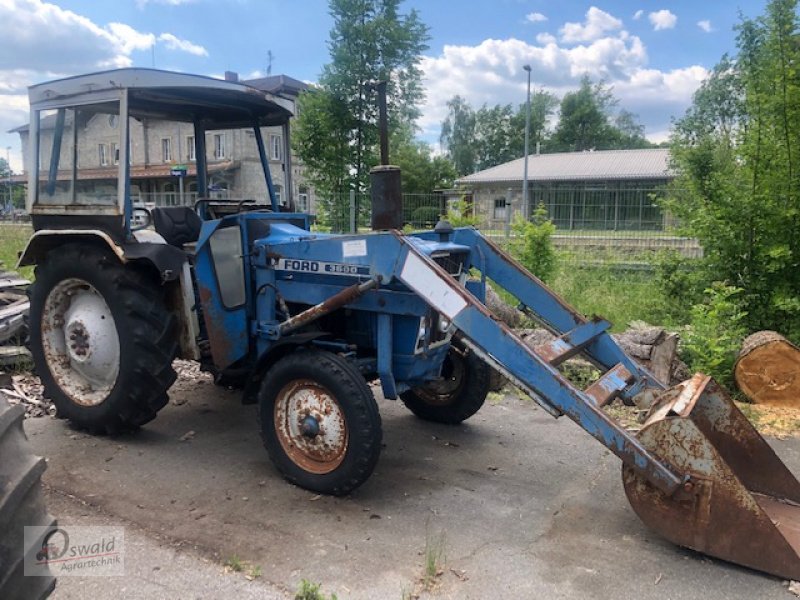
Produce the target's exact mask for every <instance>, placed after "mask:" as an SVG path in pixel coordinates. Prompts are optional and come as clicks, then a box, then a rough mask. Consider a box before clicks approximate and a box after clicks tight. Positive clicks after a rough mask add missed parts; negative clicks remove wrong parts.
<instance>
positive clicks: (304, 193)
mask: <svg viewBox="0 0 800 600" xmlns="http://www.w3.org/2000/svg"><path fill="white" fill-rule="evenodd" d="M297 210H298V211H300V212H308V188H307V187H306V186H304V185H301V186H300V190H299V191H298V193H297Z"/></svg>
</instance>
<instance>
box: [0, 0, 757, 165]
mask: <svg viewBox="0 0 800 600" xmlns="http://www.w3.org/2000/svg"><path fill="white" fill-rule="evenodd" d="M765 4H766V0H731V1H728V0H706V1H698V0H692V1H689V0H613V1H605V2H602V1H600V0H596V1H594V2H582V1H575V0H560V1H558V2H553V1H552V0H461V1H453V0H449V1H447V0H405V2H404V3H403V5H402V9H403V11H408V10H410V9H412V8H413V9H416V10H417V11H418V12H419V14H420V17H421V20H422V21H423V22H424V23H426V24H427V25H428V26H429V27H430V36H431V38H430V40H429V42H428V45H429V48H428V49H427V50H426V51H425V53H424V56H423V58H422V62H421V67H422V71H423V74H424V85H425V88H426V99H425V101H424V103H423V105H422V107H421V108H422V118H421V119H420V121H419V126H420V132H419V137H420V139H423V140H425V141H427V142H429V143H431V145H432V146H434V149H436V146H437V144H438V138H439V130H440V126H441V122H442V120H443V119H444V117H445V116H446V110H447V108H446V103H447V101H448V100H449V99H450V98H451V97H452V96H454V95H455V94H460V95H462V96H464V97H465V98H466V99H467V100H468V101H469V102H470V103H471V104H472V105H473V106H475V107H478V106H480V105H482V104H483V103H488V104H489V105H494V104H507V103H511V104H515V105H517V104H521V103H523V102H524V101H525V96H526V86H527V79H526V78H527V74H526V72H525V71H524V70H523V68H522V67H523V66H524V65H526V64H529V65H530V66H531V69H532V71H531V79H532V86H533V88H534V89H537V90H538V89H542V88H543V89H546V90H549V91H551V92H553V93H555V94H557V95H558V96H562V95H563V94H564V93H565V92H566V91H569V90H572V89H575V88H576V87H577V84H578V81H579V80H580V78H581V77H582V76H583V74H585V73H588V74H589V76H590V77H592V79H594V80H600V79H602V80H604V81H605V82H606V83H607V84H608V85H609V86H611V87H612V89H613V92H614V95H615V96H616V97H617V98H618V99H619V101H620V108H625V109H627V110H629V111H631V112H633V113H635V114H636V115H638V117H639V120H640V122H641V123H642V124H643V125H644V126H645V129H646V134H647V136H648V137H649V138H650V139H651V140H653V141H662V140H664V139H666V137H667V136H668V134H669V128H670V123H671V120H672V119H674V118H677V117H680V116H681V115H682V114H683V112H684V111H685V110H686V108H687V107H688V106H689V104H690V102H691V97H692V94H693V93H694V91H695V90H696V89H697V87H698V86H699V85H700V83H701V82H702V80H703V79H704V78H705V77H706V76H707V74H708V72H709V70H710V69H711V68H713V66H714V65H715V64H716V63H717V62H718V61H719V59H720V58H721V56H722V55H723V54H724V53H726V52H728V53H735V40H736V32H735V30H734V27H735V25H736V24H737V23H738V22H739V21H740V17H741V15H744V16H748V17H753V16H756V15H759V14H761V13H763V11H764V7H765ZM0 23H2V29H1V30H0V31H2V33H0V156H2V157H3V158H5V157H6V154H7V153H8V154H9V155H10V159H11V166H12V168H13V169H14V170H15V171H20V170H21V167H22V160H21V156H20V151H19V137H18V135H17V134H16V133H14V134H11V133H8V130H9V129H12V128H14V127H17V126H18V125H21V124H23V123H26V122H27V120H28V101H27V91H26V89H27V86H29V85H32V84H34V83H40V82H42V81H47V80H50V79H56V78H59V77H63V76H70V75H77V74H81V73H89V72H93V71H99V70H104V69H109V68H117V67H156V68H159V69H167V70H175V71H183V72H188V73H198V74H203V75H211V76H215V77H221V76H222V75H223V73H224V72H225V71H226V70H229V71H235V72H237V73H239V75H240V77H242V78H251V77H260V76H263V75H264V74H266V72H267V69H268V68H269V67H270V58H269V57H270V55H271V56H272V59H271V73H272V74H273V75H275V74H279V73H283V74H286V75H289V76H291V77H294V78H296V79H300V80H302V81H307V82H313V81H316V79H317V78H318V76H319V74H320V72H321V70H322V67H323V65H325V64H326V63H327V62H329V53H328V46H327V43H328V33H329V31H330V28H331V25H332V19H331V17H330V15H329V14H328V4H327V0H293V1H286V0H107V1H105V2H98V1H97V0H57V1H55V2H45V1H43V0H0ZM9 147H10V149H9Z"/></svg>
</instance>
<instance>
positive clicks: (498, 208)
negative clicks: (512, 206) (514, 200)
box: [492, 198, 506, 221]
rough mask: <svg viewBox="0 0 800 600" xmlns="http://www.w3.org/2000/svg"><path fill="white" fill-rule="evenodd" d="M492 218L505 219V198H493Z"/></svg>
mask: <svg viewBox="0 0 800 600" xmlns="http://www.w3.org/2000/svg"><path fill="white" fill-rule="evenodd" d="M492 218H494V219H495V220H498V221H505V219H506V199H505V198H495V200H494V213H493V215H492Z"/></svg>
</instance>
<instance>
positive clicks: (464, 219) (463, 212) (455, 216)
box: [447, 198, 478, 227]
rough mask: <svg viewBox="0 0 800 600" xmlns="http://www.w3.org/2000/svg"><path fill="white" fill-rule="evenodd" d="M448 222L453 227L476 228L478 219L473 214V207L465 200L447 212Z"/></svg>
mask: <svg viewBox="0 0 800 600" xmlns="http://www.w3.org/2000/svg"><path fill="white" fill-rule="evenodd" d="M447 220H448V221H450V224H451V225H452V226H453V227H475V225H477V224H478V217H476V216H475V215H474V214H473V213H472V205H471V204H470V203H469V202H467V201H466V200H464V199H463V198H462V199H461V200H459V201H458V202H456V203H455V204H453V206H452V207H451V208H450V210H448V211H447Z"/></svg>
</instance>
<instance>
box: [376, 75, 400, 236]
mask: <svg viewBox="0 0 800 600" xmlns="http://www.w3.org/2000/svg"><path fill="white" fill-rule="evenodd" d="M374 89H375V90H376V91H377V92H378V130H379V133H380V142H381V164H380V166H378V167H375V168H374V169H372V170H371V171H370V172H369V178H370V184H371V190H370V191H371V194H370V195H371V198H372V223H371V225H372V230H373V231H380V230H382V229H402V228H403V189H402V185H401V182H400V167H396V166H393V165H390V164H389V119H388V116H387V111H386V82H385V81H380V82H378V83H377V84H375V85H374Z"/></svg>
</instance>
